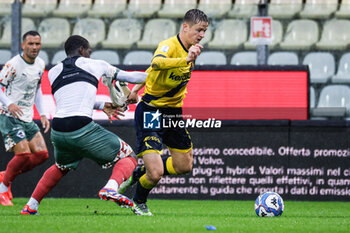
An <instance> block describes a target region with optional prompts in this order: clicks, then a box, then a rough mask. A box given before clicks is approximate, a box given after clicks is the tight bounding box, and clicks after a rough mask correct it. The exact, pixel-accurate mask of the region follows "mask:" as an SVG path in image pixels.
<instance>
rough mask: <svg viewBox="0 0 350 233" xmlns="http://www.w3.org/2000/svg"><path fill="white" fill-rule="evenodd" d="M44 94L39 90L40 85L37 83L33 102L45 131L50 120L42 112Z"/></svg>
mask: <svg viewBox="0 0 350 233" xmlns="http://www.w3.org/2000/svg"><path fill="white" fill-rule="evenodd" d="M43 102H44V96H43V93H42V91H41V85H40V84H39V85H38V87H37V89H36V94H35V99H34V103H35V106H36V109H37V110H38V113H39V115H40V117H41V119H40V120H41V125H42V127H43V129H45V130H44V133H47V132H48V131H49V129H50V122H49V120H48V119H47V117H46V114H45V112H44V104H43Z"/></svg>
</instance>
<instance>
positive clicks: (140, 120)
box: [135, 101, 192, 157]
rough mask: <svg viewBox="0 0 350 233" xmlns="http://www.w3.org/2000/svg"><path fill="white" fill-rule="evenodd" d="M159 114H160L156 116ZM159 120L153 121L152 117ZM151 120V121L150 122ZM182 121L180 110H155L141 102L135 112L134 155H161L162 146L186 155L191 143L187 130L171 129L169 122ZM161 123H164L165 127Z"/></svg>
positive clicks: (178, 127) (182, 128)
mask: <svg viewBox="0 0 350 233" xmlns="http://www.w3.org/2000/svg"><path fill="white" fill-rule="evenodd" d="M157 113H160V114H157ZM154 114H157V115H154ZM158 115H160V116H159V118H155V119H153V116H158ZM152 120H153V121H152ZM170 121H172V122H179V121H184V119H183V118H182V109H181V108H156V107H152V106H149V105H147V104H145V103H144V102H143V101H141V102H140V103H139V104H138V105H137V107H136V110H135V127H136V136H137V144H136V154H137V156H138V157H141V156H143V155H144V154H147V153H159V154H162V153H163V144H165V145H166V146H167V147H168V148H169V149H170V150H174V151H178V152H182V153H186V152H188V151H190V150H191V149H192V141H191V137H190V134H189V133H188V131H187V129H186V128H185V127H182V126H178V125H177V126H176V127H173V126H172V125H171V124H170V123H169V122H170ZM163 122H166V123H167V124H165V127H163V126H164V124H163Z"/></svg>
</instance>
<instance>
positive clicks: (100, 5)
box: [88, 0, 127, 18]
mask: <svg viewBox="0 0 350 233" xmlns="http://www.w3.org/2000/svg"><path fill="white" fill-rule="evenodd" d="M126 2H127V0H96V1H95V3H94V5H93V6H92V7H91V9H90V10H89V11H88V16H91V17H104V18H114V17H116V16H118V15H119V14H121V13H122V12H124V11H125V8H126V6H127V5H126Z"/></svg>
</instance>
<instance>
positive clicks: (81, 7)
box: [52, 0, 92, 18]
mask: <svg viewBox="0 0 350 233" xmlns="http://www.w3.org/2000/svg"><path fill="white" fill-rule="evenodd" d="M91 2H92V1H91V0H74V1H71V0H61V1H60V3H59V5H58V7H57V9H55V10H54V11H53V12H52V13H53V15H54V16H57V17H68V18H76V17H80V16H82V15H83V14H85V13H86V12H87V11H88V10H89V9H90V7H91Z"/></svg>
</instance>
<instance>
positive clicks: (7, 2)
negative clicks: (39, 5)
mask: <svg viewBox="0 0 350 233" xmlns="http://www.w3.org/2000/svg"><path fill="white" fill-rule="evenodd" d="M13 2H14V0H0V17H2V16H5V15H7V16H10V15H11V4H12V3H13Z"/></svg>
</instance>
